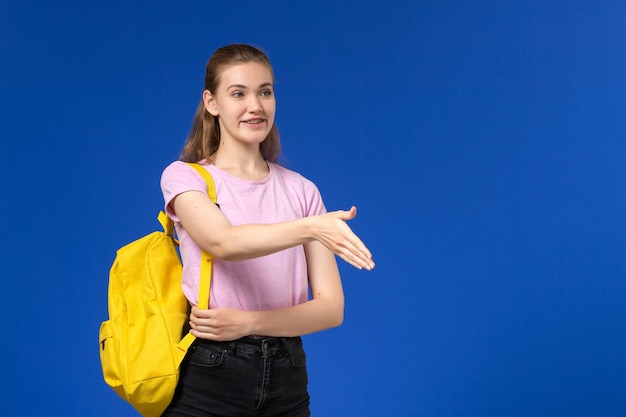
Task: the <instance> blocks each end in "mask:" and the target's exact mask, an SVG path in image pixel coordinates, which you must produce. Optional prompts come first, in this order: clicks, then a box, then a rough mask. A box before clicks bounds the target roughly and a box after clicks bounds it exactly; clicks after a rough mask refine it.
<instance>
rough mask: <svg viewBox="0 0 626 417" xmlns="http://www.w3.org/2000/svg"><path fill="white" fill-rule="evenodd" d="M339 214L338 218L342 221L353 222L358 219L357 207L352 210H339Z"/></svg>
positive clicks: (351, 208) (337, 212)
mask: <svg viewBox="0 0 626 417" xmlns="http://www.w3.org/2000/svg"><path fill="white" fill-rule="evenodd" d="M335 213H336V214H337V218H338V219H341V220H344V221H346V220H352V219H354V218H355V217H356V207H355V206H352V207H350V210H347V211H346V210H338V211H336V212H335Z"/></svg>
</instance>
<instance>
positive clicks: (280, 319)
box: [250, 300, 343, 337]
mask: <svg viewBox="0 0 626 417" xmlns="http://www.w3.org/2000/svg"><path fill="white" fill-rule="evenodd" d="M342 323H343V303H341V304H337V303H333V302H331V301H330V300H310V301H307V302H306V303H303V304H300V305H297V306H294V307H288V308H284V309H280V310H273V311H259V312H250V324H251V329H250V330H251V331H250V333H251V334H255V335H263V336H274V337H291V336H302V335H305V334H310V333H315V332H319V331H322V330H326V329H330V328H333V327H337V326H340V325H341V324H342Z"/></svg>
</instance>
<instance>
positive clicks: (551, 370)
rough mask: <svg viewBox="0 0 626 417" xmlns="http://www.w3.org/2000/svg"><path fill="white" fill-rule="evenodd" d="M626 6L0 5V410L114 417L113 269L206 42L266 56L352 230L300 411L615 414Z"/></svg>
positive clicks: (290, 159)
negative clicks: (362, 249) (332, 315)
mask: <svg viewBox="0 0 626 417" xmlns="http://www.w3.org/2000/svg"><path fill="white" fill-rule="evenodd" d="M625 21H626V3H624V2H623V1H591V0H589V1H584V0H573V1H564V0H563V1H535V0H527V1H524V2H513V1H495V0H494V1H484V0H479V1H458V0H457V1H453V0H447V1H446V0H443V1H439V2H424V1H385V2H375V1H374V2H357V1H341V0H337V1H326V0H318V1H312V2H289V1H265V2H259V1H255V2H252V1H237V2H228V1H220V2H217V1H199V0H190V1H182V2H172V1H152V2H133V1H128V2H120V1H107V2H84V1H80V2H79V1H68V0H64V1H56V2H52V1H50V2H43V1H29V0H22V1H11V0H2V1H1V2H0V98H1V101H0V137H1V138H2V152H1V164H0V169H1V171H0V173H1V175H2V178H3V184H4V189H3V192H2V212H3V216H2V218H1V226H2V230H3V231H4V233H5V236H4V247H5V249H4V251H3V256H2V262H1V263H0V274H1V276H2V280H3V283H4V284H3V290H2V292H1V293H0V294H1V295H0V297H1V298H0V309H1V310H0V314H1V317H2V320H3V326H2V329H3V331H2V341H1V342H2V343H1V346H2V374H3V379H4V381H5V387H4V388H3V390H2V394H0V395H1V396H2V400H3V401H2V402H3V406H2V414H3V415H7V416H18V415H19V416H35V415H38V416H131V415H134V413H133V411H132V409H131V408H130V406H128V405H127V404H126V403H124V402H123V401H122V400H120V399H119V398H118V397H117V396H116V394H115V393H114V392H113V391H112V390H111V389H110V388H108V387H107V386H106V385H105V384H104V382H103V380H102V375H101V371H100V364H99V356H98V328H99V326H100V322H101V321H103V320H105V319H106V317H107V304H106V302H107V301H106V292H107V281H108V269H109V267H110V265H111V263H112V261H113V257H114V253H115V250H116V249H117V248H118V247H119V246H121V245H123V244H125V243H127V242H129V241H130V240H133V239H135V238H137V237H139V236H141V235H143V234H145V233H147V232H149V231H152V230H156V229H157V228H158V223H157V222H156V219H155V216H156V214H157V212H158V210H159V209H160V208H161V206H162V197H161V194H160V189H159V177H160V173H161V171H162V169H163V168H164V167H165V166H166V165H167V164H168V163H169V162H171V161H172V160H174V159H176V158H177V155H178V153H179V151H180V149H181V147H182V145H183V142H184V140H185V137H186V135H187V133H188V131H189V128H190V124H191V120H192V117H193V113H194V111H195V108H196V105H197V103H198V101H199V98H200V94H201V89H202V86H203V74H204V65H205V63H206V60H207V59H208V57H209V56H210V54H211V53H212V52H213V50H215V49H216V48H217V47H219V46H222V45H224V44H227V43H234V42H246V43H252V44H254V45H258V46H260V47H262V48H263V49H264V50H265V51H266V52H267V53H268V54H269V56H270V58H271V60H272V63H273V65H274V70H275V74H276V92H277V99H278V114H277V125H278V127H279V129H280V132H281V136H282V141H283V147H284V154H285V163H286V165H287V166H288V167H290V168H292V169H295V170H297V171H299V172H301V173H302V174H304V175H305V176H307V177H309V178H310V179H312V180H313V181H315V182H316V183H317V184H318V186H319V188H320V189H321V191H322V194H323V196H324V199H325V202H326V205H327V206H328V208H329V209H339V208H348V207H349V206H350V205H352V204H355V205H356V206H357V207H358V209H359V214H358V216H357V218H356V219H355V220H354V221H352V222H351V226H352V227H353V228H354V229H355V230H356V231H357V233H359V234H360V235H361V236H362V238H363V239H364V241H365V242H366V243H367V244H368V246H369V247H370V248H371V250H372V252H373V253H374V256H375V260H376V262H377V268H376V269H375V270H374V271H372V272H363V271H357V270H355V269H353V268H351V267H349V266H348V265H347V264H343V263H342V264H341V265H340V268H341V272H342V276H343V280H344V285H345V290H346V296H347V305H346V320H345V323H344V325H343V326H342V327H340V328H338V329H333V330H330V331H327V332H323V333H321V334H316V335H311V336H307V337H305V343H306V345H307V351H308V357H309V359H308V360H309V367H310V392H311V395H312V401H313V402H312V411H313V415H314V416H328V417H332V416H361V417H362V416H437V417H445V416H455V417H456V416H467V417H471V416H509V417H513V416H531V415H532V416H568V417H574V416H624V415H626V333H625V328H626V304H625V300H626V280H625V278H626V260H625V257H624V248H626V236H625V230H626V229H625V226H626V224H625V220H624V213H625V209H626V198H625V190H626V141H625V139H626V121H625V120H626V119H625V117H624V116H625V111H626V76H625V74H626V49H625V47H626V30H625V29H624V28H625V27H626V26H625V25H624V22H625Z"/></svg>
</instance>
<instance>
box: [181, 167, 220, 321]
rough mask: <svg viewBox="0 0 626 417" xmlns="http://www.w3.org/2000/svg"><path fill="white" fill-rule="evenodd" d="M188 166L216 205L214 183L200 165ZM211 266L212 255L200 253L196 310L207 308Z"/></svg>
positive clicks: (204, 252)
mask: <svg viewBox="0 0 626 417" xmlns="http://www.w3.org/2000/svg"><path fill="white" fill-rule="evenodd" d="M187 164H188V165H189V166H191V167H192V168H193V169H195V170H196V171H198V173H199V174H200V175H201V176H202V178H204V181H205V182H206V186H207V194H208V195H209V198H210V199H211V201H212V202H213V203H215V204H217V195H216V192H215V183H214V182H213V177H212V176H211V174H209V171H207V169H206V168H204V167H203V166H202V165H200V164H197V163H193V162H188V163H187ZM212 266H213V255H211V254H210V253H208V252H206V251H204V250H203V251H202V263H201V264H200V294H199V295H198V308H202V309H206V308H209V295H210V290H211V269H212Z"/></svg>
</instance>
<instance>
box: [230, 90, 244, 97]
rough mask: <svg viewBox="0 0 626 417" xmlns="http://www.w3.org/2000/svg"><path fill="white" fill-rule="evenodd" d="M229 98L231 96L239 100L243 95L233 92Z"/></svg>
mask: <svg viewBox="0 0 626 417" xmlns="http://www.w3.org/2000/svg"><path fill="white" fill-rule="evenodd" d="M231 96H233V97H235V98H240V97H243V93H242V92H241V91H233V92H232V93H231Z"/></svg>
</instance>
